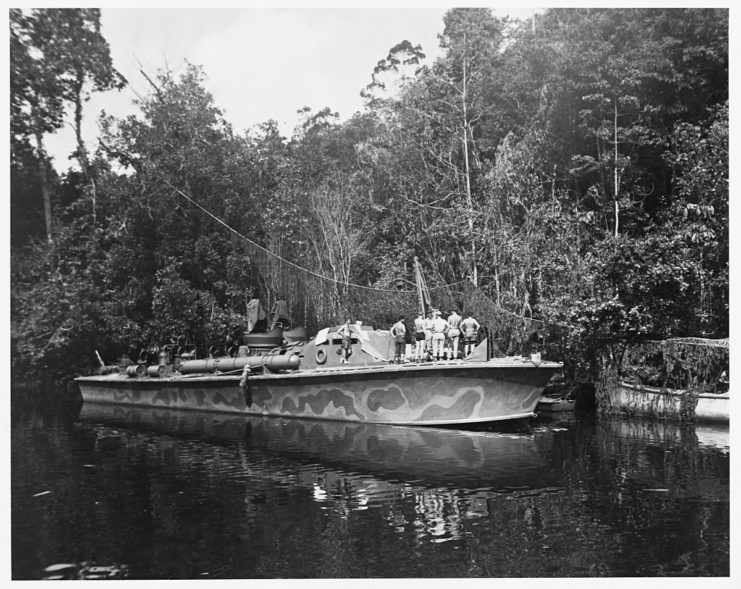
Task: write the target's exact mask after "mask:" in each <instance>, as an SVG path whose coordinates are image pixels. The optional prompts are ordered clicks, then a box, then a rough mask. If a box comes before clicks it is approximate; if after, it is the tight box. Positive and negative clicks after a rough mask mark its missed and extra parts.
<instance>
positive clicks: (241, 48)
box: [47, 2, 534, 171]
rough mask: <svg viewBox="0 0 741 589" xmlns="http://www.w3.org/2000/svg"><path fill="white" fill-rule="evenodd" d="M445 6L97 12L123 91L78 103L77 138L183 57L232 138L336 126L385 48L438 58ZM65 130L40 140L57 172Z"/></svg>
mask: <svg viewBox="0 0 741 589" xmlns="http://www.w3.org/2000/svg"><path fill="white" fill-rule="evenodd" d="M449 7H450V4H448V5H446V7H443V6H420V7H416V8H414V7H410V8H360V7H351V8H318V7H314V8H184V7H175V8H133V9H132V8H105V7H104V8H102V10H101V23H102V34H103V36H104V37H105V38H106V40H107V41H108V43H109V45H110V49H111V56H112V59H113V65H114V67H115V68H116V69H117V70H118V71H119V72H121V73H122V74H123V75H124V77H125V78H126V79H127V80H128V82H129V85H128V86H127V88H125V89H124V90H122V91H120V92H118V91H112V92H106V93H97V94H94V95H93V96H92V98H91V100H90V101H89V102H88V103H87V104H86V106H85V119H84V128H83V138H84V140H85V142H86V144H87V146H88V149H90V150H94V149H95V148H96V136H97V119H98V115H99V114H100V112H101V111H102V110H105V111H106V113H107V114H110V115H113V116H116V117H123V116H127V115H129V114H134V113H136V112H137V108H136V107H135V105H134V104H133V100H135V99H136V97H137V96H145V95H147V94H148V93H149V92H150V90H151V86H149V83H148V82H147V81H146V79H145V77H144V76H143V75H142V73H141V71H144V72H145V73H146V74H147V76H148V77H149V78H151V79H155V76H156V74H157V72H158V71H160V70H163V69H167V70H169V71H171V72H172V73H173V74H175V75H176V77H177V74H179V73H180V72H182V71H183V70H184V68H185V64H186V60H187V61H188V62H190V63H193V64H195V65H200V66H202V67H203V69H204V72H205V74H206V80H205V83H204V85H205V87H206V89H207V90H208V91H210V92H211V93H212V95H213V96H214V100H215V103H216V105H217V106H219V107H220V108H222V109H223V111H224V116H225V119H226V120H227V121H228V122H230V123H231V124H232V126H233V128H234V130H235V132H237V133H242V132H244V131H246V130H248V129H249V128H251V127H253V126H254V125H257V124H259V123H261V122H264V121H267V120H269V119H275V120H276V121H278V124H279V127H280V129H281V132H282V133H283V134H284V135H285V136H290V135H291V133H292V131H293V128H294V127H295V126H296V124H297V122H298V115H297V111H298V110H299V109H300V108H302V107H304V106H308V107H310V108H311V109H312V110H313V111H317V110H320V109H322V108H324V107H327V106H328V107H330V108H331V109H332V110H333V111H335V112H338V113H339V115H340V119H341V120H346V119H348V118H350V117H351V116H352V115H353V114H354V113H355V112H357V111H359V110H361V109H362V98H361V97H360V91H361V90H362V89H363V88H364V87H365V86H366V85H367V84H368V83H369V82H370V81H371V73H372V71H373V68H374V67H375V65H376V64H377V63H378V61H379V60H381V59H383V58H385V57H386V56H387V54H388V52H389V49H391V47H393V46H394V45H396V44H397V43H399V42H400V41H402V40H404V39H407V40H409V41H410V42H411V43H413V44H415V45H416V44H420V45H421V46H422V49H423V51H424V53H425V54H426V55H427V61H428V62H431V61H432V60H433V59H434V58H435V57H436V56H438V55H439V54H440V49H439V46H438V39H437V35H438V34H439V33H440V32H442V29H443V20H442V19H443V15H444V14H445V11H446V10H447V9H448V8H449ZM492 10H493V13H494V15H495V16H505V15H509V16H511V17H513V18H523V19H524V18H530V17H531V15H532V13H533V10H534V8H531V7H530V6H529V5H528V4H527V2H522V3H520V6H519V7H507V6H503V7H499V6H492ZM67 120H68V121H69V123H70V124H68V125H66V126H65V128H64V129H63V130H62V131H61V132H59V133H56V134H55V135H53V136H49V137H48V138H47V149H48V151H49V153H50V155H52V156H53V157H54V159H55V166H56V167H57V169H58V170H60V171H62V170H66V169H67V168H68V167H70V166H71V165H72V162H70V160H69V159H68V157H69V154H70V153H71V152H72V151H73V149H74V134H73V129H72V126H71V122H72V116H71V112H70V113H69V116H68V117H67Z"/></svg>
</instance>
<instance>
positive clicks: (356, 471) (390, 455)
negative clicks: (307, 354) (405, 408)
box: [11, 404, 730, 579]
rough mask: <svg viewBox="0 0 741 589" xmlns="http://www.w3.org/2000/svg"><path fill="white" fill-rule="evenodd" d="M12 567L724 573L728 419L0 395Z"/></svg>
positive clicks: (289, 572)
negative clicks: (241, 408)
mask: <svg viewBox="0 0 741 589" xmlns="http://www.w3.org/2000/svg"><path fill="white" fill-rule="evenodd" d="M11 436H12V445H11V467H12V474H11V493H12V495H11V506H12V513H11V521H12V532H11V538H12V577H13V579H39V578H41V577H43V576H44V574H45V573H44V572H43V571H44V569H45V568H46V567H48V566H50V565H57V564H60V563H88V565H89V566H113V565H116V566H118V567H119V569H120V570H125V571H127V574H128V578H130V579H209V578H211V579H213V578H220V579H229V578H231V579H234V578H292V579H303V578H328V577H346V578H347V577H361V578H369V577H573V576H587V577H591V576H608V577H623V576H728V575H729V572H730V555H729V553H730V542H729V536H730V533H729V457H730V451H729V437H728V428H727V427H725V428H723V427H712V426H702V425H699V424H698V425H694V426H693V425H689V426H682V427H679V426H677V425H673V424H668V423H655V422H654V423H652V422H648V421H635V420H626V419H624V418H606V417H604V416H597V415H595V414H594V413H568V414H561V415H558V416H557V417H555V418H547V417H543V416H541V417H538V418H537V419H535V420H532V421H528V422H524V423H521V424H517V425H499V426H496V427H494V426H488V427H487V428H479V429H477V430H475V431H462V430H458V429H442V428H409V427H391V426H374V425H363V424H348V423H336V422H321V421H308V420H287V419H272V418H270V419H268V418H233V417H228V416H224V415H216V414H204V413H197V412H175V411H172V410H146V409H131V408H125V407H117V406H105V405H99V406H92V405H84V406H83V407H82V408H81V409H80V410H74V411H69V410H66V411H61V410H53V409H45V410H40V409H39V408H33V407H29V406H25V407H19V406H18V404H16V406H14V407H13V410H12V417H11Z"/></svg>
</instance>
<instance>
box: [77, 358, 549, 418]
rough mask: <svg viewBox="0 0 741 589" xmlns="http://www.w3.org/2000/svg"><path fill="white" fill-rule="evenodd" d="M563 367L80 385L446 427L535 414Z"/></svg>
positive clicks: (94, 391) (367, 370)
mask: <svg viewBox="0 0 741 589" xmlns="http://www.w3.org/2000/svg"><path fill="white" fill-rule="evenodd" d="M560 367H561V365H560V364H556V363H553V362H550V363H548V362H543V363H540V364H539V365H536V364H533V363H529V362H520V363H517V362H512V361H509V360H490V361H488V362H475V363H462V362H439V363H428V364H407V365H383V366H379V367H358V368H347V367H331V368H325V369H312V370H299V371H295V372H288V373H280V374H258V375H254V376H251V377H250V378H249V381H248V386H247V387H246V389H244V390H243V389H242V388H240V386H239V377H238V376H197V377H190V378H186V377H182V376H179V377H170V378H159V379H157V378H126V377H123V376H120V375H112V376H99V377H82V378H79V379H77V382H78V384H79V386H80V391H81V393H82V397H83V400H84V401H85V402H97V403H117V404H124V405H140V406H148V407H169V408H174V409H198V410H202V411H221V412H226V413H243V414H254V415H268V416H280V417H303V418H313V419H331V420H339V421H356V422H367V423H391V424H415V425H443V424H461V423H478V422H486V421H500V420H507V419H522V418H526V417H531V416H533V415H534V411H535V407H536V405H537V403H538V400H539V399H540V396H541V393H542V391H543V388H544V387H545V385H546V384H547V383H548V381H549V380H550V378H551V376H552V375H553V374H554V373H555V372H556V371H558V370H559V369H560Z"/></svg>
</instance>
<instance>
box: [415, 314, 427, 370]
mask: <svg viewBox="0 0 741 589" xmlns="http://www.w3.org/2000/svg"><path fill="white" fill-rule="evenodd" d="M424 351H425V316H424V314H423V313H420V314H419V315H417V318H416V319H415V320H414V357H415V358H416V360H417V362H420V361H421V360H422V356H424Z"/></svg>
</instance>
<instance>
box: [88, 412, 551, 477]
mask: <svg viewBox="0 0 741 589" xmlns="http://www.w3.org/2000/svg"><path fill="white" fill-rule="evenodd" d="M80 419H81V420H82V421H86V422H98V423H102V424H106V425H115V426H116V427H125V428H132V429H137V430H141V429H146V430H147V431H150V432H158V433H164V434H169V435H175V436H184V437H193V436H195V437H198V438H200V439H206V440H219V439H221V440H239V441H240V443H243V444H244V446H245V448H246V449H247V450H248V451H249V452H250V453H252V454H254V455H259V456H261V457H262V459H264V458H265V457H270V456H273V457H280V458H283V459H290V460H293V461H296V462H298V463H302V464H305V463H315V464H318V465H321V466H322V467H324V468H325V469H330V470H332V469H334V470H337V472H341V473H357V474H361V475H372V476H373V477H377V478H378V479H382V480H384V481H387V482H390V483H414V484H415V485H424V486H433V487H438V486H446V485H452V486H455V487H468V488H481V487H486V488H488V489H491V490H497V489H500V490H512V489H521V488H522V489H524V488H531V489H532V488H539V487H543V486H545V485H546V484H547V480H546V478H544V477H543V466H544V461H543V458H542V456H541V455H540V453H539V451H538V448H537V445H536V443H535V440H534V439H533V436H532V435H530V434H522V433H499V432H491V431H468V430H460V429H445V428H430V427H409V426H391V425H380V424H370V423H352V422H333V421H327V420H308V419H290V418H287V419H282V418H275V417H270V418H262V417H256V416H231V415H226V414H215V413H211V412H197V411H190V410H172V409H154V408H148V407H124V406H120V405H109V404H104V403H101V404H96V403H85V404H84V405H83V406H82V409H81V412H80ZM271 476H272V475H271Z"/></svg>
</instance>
